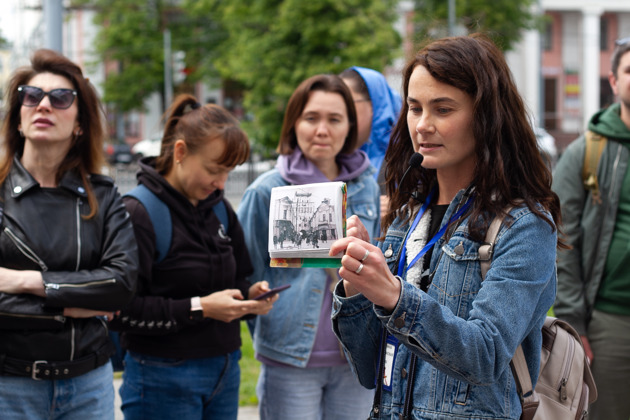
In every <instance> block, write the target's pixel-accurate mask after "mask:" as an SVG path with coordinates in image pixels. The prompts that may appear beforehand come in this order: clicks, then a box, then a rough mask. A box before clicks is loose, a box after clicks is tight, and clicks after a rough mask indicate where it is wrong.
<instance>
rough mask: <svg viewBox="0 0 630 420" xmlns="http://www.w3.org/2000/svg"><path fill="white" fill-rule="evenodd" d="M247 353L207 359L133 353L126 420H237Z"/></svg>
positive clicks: (125, 386)
mask: <svg viewBox="0 0 630 420" xmlns="http://www.w3.org/2000/svg"><path fill="white" fill-rule="evenodd" d="M240 358H241V351H240V350H237V351H235V352H232V353H230V354H226V355H224V356H218V357H209V358H203V359H173V358H166V357H153V356H145V355H142V354H138V353H136V352H131V351H128V352H127V354H126V355H125V370H124V373H123V382H122V385H121V386H120V397H121V400H122V406H121V409H122V412H123V414H124V415H125V420H136V419H151V420H184V419H185V420H195V419H206V420H208V419H212V420H236V417H237V414H238V389H239V383H240V377H241V370H240V366H239V364H238V361H239V360H240Z"/></svg>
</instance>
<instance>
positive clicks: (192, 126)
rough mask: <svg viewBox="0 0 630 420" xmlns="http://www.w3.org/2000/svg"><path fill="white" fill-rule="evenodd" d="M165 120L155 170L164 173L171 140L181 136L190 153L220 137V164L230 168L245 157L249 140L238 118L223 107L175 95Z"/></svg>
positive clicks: (168, 165) (169, 165) (170, 159)
mask: <svg viewBox="0 0 630 420" xmlns="http://www.w3.org/2000/svg"><path fill="white" fill-rule="evenodd" d="M163 118H164V119H166V123H165V125H164V135H163V136H162V144H161V146H160V156H158V157H157V160H156V169H157V171H158V172H159V173H160V174H162V175H165V174H166V173H167V172H168V171H169V170H170V169H171V168H172V166H173V164H174V161H173V153H174V150H173V149H174V147H173V146H174V144H175V141H177V140H179V139H182V140H184V142H185V143H186V147H187V149H188V151H190V153H192V154H195V153H197V151H198V150H199V149H200V148H201V147H202V146H204V145H205V144H206V143H208V142H211V141H215V140H220V141H222V142H224V143H225V150H224V152H223V154H222V155H221V156H219V161H218V163H219V164H220V165H224V166H228V167H233V166H236V165H240V164H242V163H245V161H247V159H248V158H249V150H250V147H249V139H248V138H247V134H245V132H244V131H243V130H242V129H241V127H240V124H239V122H238V120H237V119H236V118H235V117H234V116H233V115H232V114H230V113H229V112H228V111H227V110H225V109H224V108H222V107H220V106H218V105H214V104H206V105H203V106H202V105H201V104H199V103H198V102H197V99H196V98H195V97H194V96H192V95H189V94H182V95H179V96H177V97H176V98H175V100H174V101H173V103H172V104H171V106H170V107H169V109H167V110H166V113H165V114H164V116H163Z"/></svg>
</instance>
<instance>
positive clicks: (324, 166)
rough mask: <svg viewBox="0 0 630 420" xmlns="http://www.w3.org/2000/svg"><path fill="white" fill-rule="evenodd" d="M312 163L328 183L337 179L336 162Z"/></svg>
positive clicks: (337, 169) (337, 167)
mask: <svg viewBox="0 0 630 420" xmlns="http://www.w3.org/2000/svg"><path fill="white" fill-rule="evenodd" d="M313 163H314V164H315V166H317V168H318V169H319V170H320V171H321V172H322V173H323V174H324V176H325V177H326V178H328V179H329V180H330V181H333V180H335V179H337V177H338V176H339V166H338V165H337V162H336V161H335V160H332V161H326V162H313Z"/></svg>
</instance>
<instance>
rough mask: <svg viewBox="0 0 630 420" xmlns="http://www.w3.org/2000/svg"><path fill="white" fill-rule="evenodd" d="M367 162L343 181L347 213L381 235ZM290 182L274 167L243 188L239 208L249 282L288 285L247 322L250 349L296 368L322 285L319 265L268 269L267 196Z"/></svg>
mask: <svg viewBox="0 0 630 420" xmlns="http://www.w3.org/2000/svg"><path fill="white" fill-rule="evenodd" d="M374 171H375V170H374V168H373V167H372V166H370V167H369V168H368V169H367V170H366V171H364V172H363V173H362V174H361V175H360V176H359V177H357V178H356V179H353V180H352V181H349V182H346V184H347V188H348V191H347V206H346V215H347V216H348V217H350V216H351V215H353V214H356V215H357V216H359V218H360V219H361V221H362V222H363V224H365V226H366V228H367V230H368V232H369V233H370V235H373V236H378V235H379V231H378V229H379V201H378V200H379V192H378V185H377V184H376V181H374V176H373V174H374ZM285 185H288V183H287V182H286V181H285V180H284V179H283V178H282V177H281V176H280V173H279V172H278V171H277V170H276V169H272V170H271V171H269V172H267V173H265V174H263V175H261V176H260V177H258V179H256V181H254V182H253V183H252V184H251V185H250V186H249V187H248V188H247V190H246V191H245V194H244V196H243V200H242V201H241V203H240V205H239V208H238V212H237V214H238V218H239V221H240V222H241V225H242V226H243V231H244V233H245V241H246V243H247V247H248V249H249V253H250V257H251V260H252V263H253V265H254V274H253V275H252V276H251V277H249V280H250V281H251V283H255V282H257V281H262V280H266V281H267V282H269V287H276V286H280V285H283V284H287V283H290V284H291V287H290V288H289V289H287V290H286V291H284V292H282V294H281V295H280V298H279V299H278V300H277V301H276V302H275V303H274V305H273V309H272V310H271V311H270V312H269V313H268V314H267V315H261V316H257V317H256V318H255V320H253V321H251V322H250V327H251V326H252V325H254V327H253V331H252V334H253V338H254V340H253V341H254V349H255V350H256V352H257V353H258V354H260V355H262V356H264V357H267V358H269V359H273V360H275V361H278V362H281V363H286V364H289V365H292V366H296V367H305V366H306V364H307V363H308V360H309V357H310V354H311V350H312V349H313V344H314V342H315V335H316V332H317V325H318V323H319V316H320V311H321V309H322V301H323V298H324V292H325V287H326V278H327V274H326V271H325V270H324V269H322V268H272V267H269V261H270V258H269V252H268V245H267V244H268V235H269V199H270V196H271V189H272V188H273V187H278V186H285Z"/></svg>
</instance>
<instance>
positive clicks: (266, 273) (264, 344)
mask: <svg viewBox="0 0 630 420" xmlns="http://www.w3.org/2000/svg"><path fill="white" fill-rule="evenodd" d="M357 131H358V129H357V118H356V109H355V106H354V101H353V98H352V94H351V92H350V90H349V89H348V87H347V86H346V84H345V83H344V82H343V80H341V78H339V77H338V76H335V75H316V76H313V77H310V78H308V79H306V80H305V81H303V82H302V83H301V84H300V85H299V86H298V87H297V89H296V90H295V91H294V92H293V95H292V96H291V98H290V99H289V102H288V105H287V108H286V111H285V116H284V123H283V126H282V132H281V135H280V142H279V144H278V149H277V151H278V153H280V157H279V158H278V164H277V165H276V168H275V169H272V170H271V171H268V172H266V173H264V174H262V175H261V176H260V177H259V178H258V179H257V180H256V181H254V182H253V183H252V184H251V185H250V186H249V187H248V189H247V190H246V191H245V195H244V197H243V200H242V201H241V203H240V206H239V209H238V212H237V214H238V217H239V220H240V222H241V224H242V226H243V231H244V233H245V242H246V244H247V247H248V249H249V252H250V257H251V259H252V264H253V266H254V273H253V274H252V275H251V276H250V277H249V280H250V282H251V283H255V282H258V281H261V280H262V279H264V280H266V281H268V282H269V287H276V286H280V285H283V284H287V283H289V284H291V285H292V287H291V288H289V289H287V291H285V292H283V293H282V295H281V296H280V298H279V299H278V301H277V302H276V303H275V304H274V307H273V309H272V310H271V311H270V312H269V313H268V314H267V315H261V316H258V317H256V319H255V320H253V321H252V323H251V324H250V325H251V327H252V334H253V337H254V349H255V351H256V358H257V359H258V360H260V361H261V362H262V368H261V372H260V377H259V379H258V387H257V393H258V398H259V401H260V407H259V409H260V418H261V420H270V419H273V420H284V419H287V420H289V419H290V420H294V419H303V420H319V419H327V420H330V419H343V420H348V419H350V420H352V419H365V418H366V417H367V415H368V413H369V411H370V408H371V403H372V397H373V393H372V392H371V391H368V390H367V389H365V388H363V387H362V386H361V385H359V383H358V381H357V380H356V379H355V377H354V376H353V375H352V373H351V371H350V368H349V365H348V362H347V361H346V358H345V356H344V355H343V352H342V351H341V348H340V346H339V343H338V341H337V339H336V338H335V336H334V334H333V332H332V326H331V321H330V314H331V305H332V300H331V299H332V293H331V290H332V288H333V287H334V286H335V284H336V283H337V282H338V280H339V276H338V274H337V270H336V269H324V268H272V267H270V266H269V253H268V249H267V247H268V237H269V236H268V235H269V229H268V220H269V201H270V194H271V189H272V188H273V187H278V186H284V185H300V184H308V183H315V182H327V181H344V182H345V183H346V185H347V192H348V199H347V216H348V217H349V216H351V215H353V214H356V215H357V216H358V217H359V218H360V219H361V221H362V222H363V223H364V224H365V225H366V227H367V229H368V230H369V231H370V232H371V234H372V235H376V236H378V235H379V213H380V212H379V192H378V185H377V184H376V181H375V179H374V174H375V172H376V171H375V169H374V167H373V166H372V165H371V164H370V161H369V159H368V157H367V155H366V154H365V152H363V151H361V150H358V147H359V143H358V136H357Z"/></svg>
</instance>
